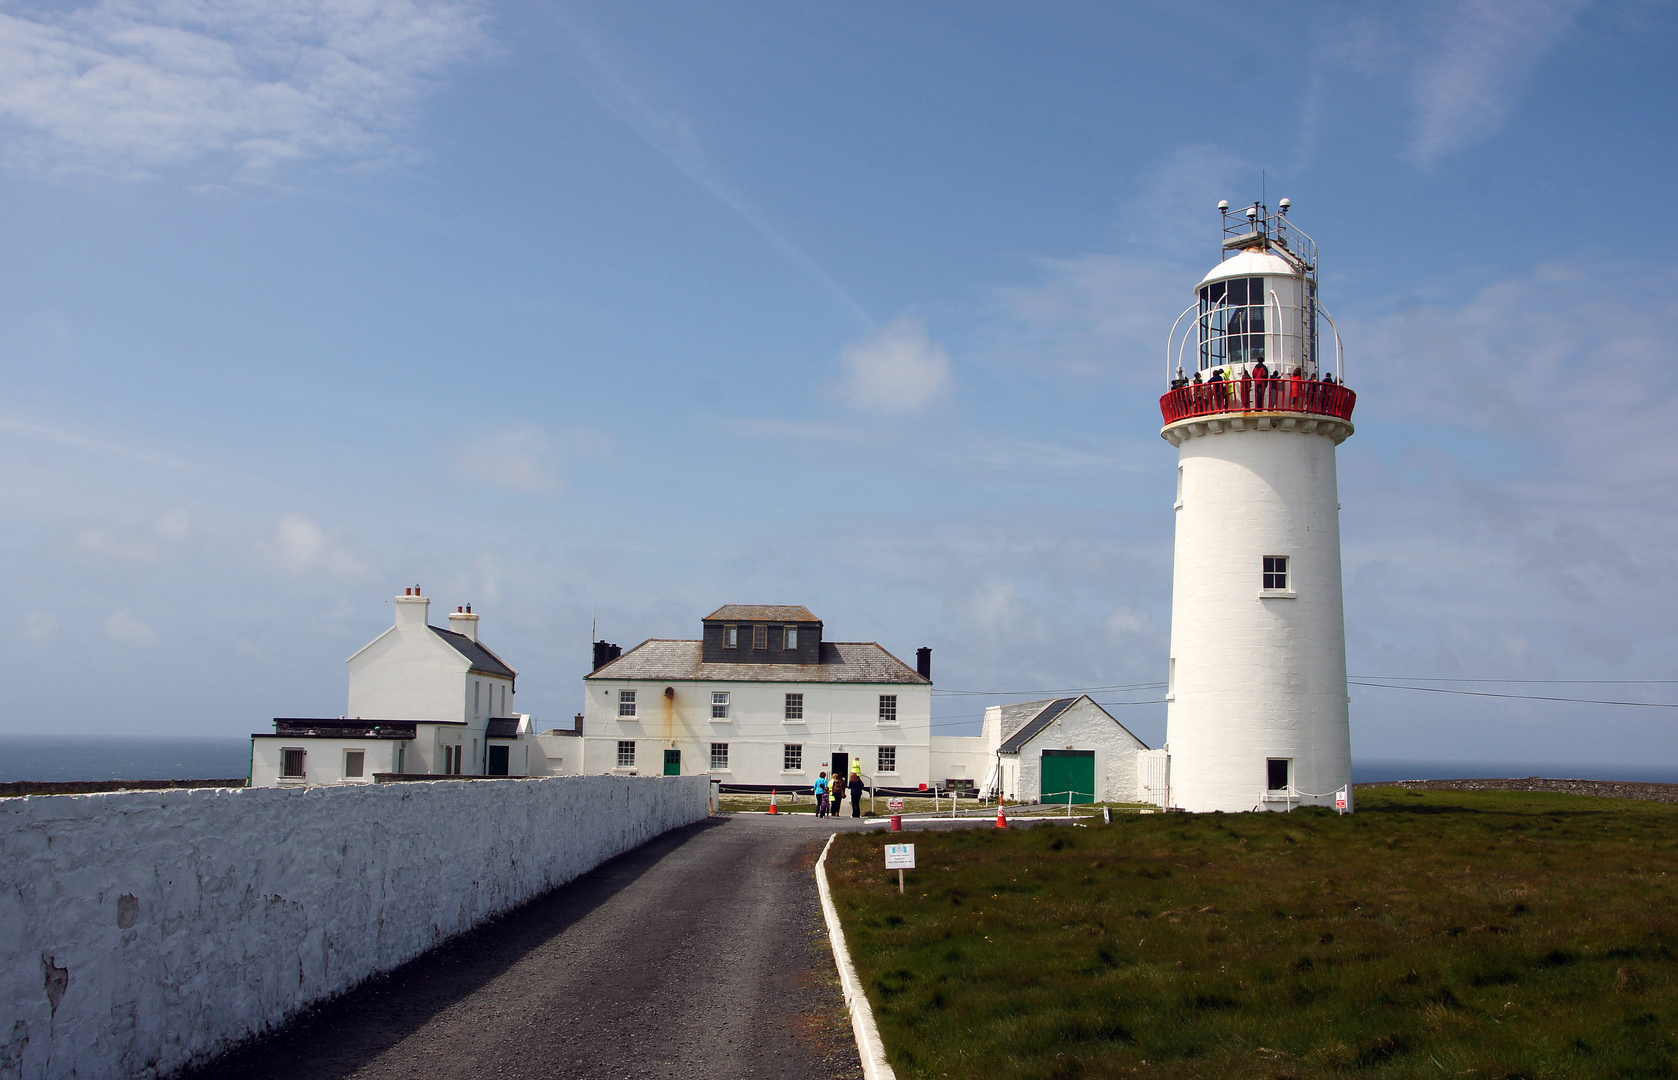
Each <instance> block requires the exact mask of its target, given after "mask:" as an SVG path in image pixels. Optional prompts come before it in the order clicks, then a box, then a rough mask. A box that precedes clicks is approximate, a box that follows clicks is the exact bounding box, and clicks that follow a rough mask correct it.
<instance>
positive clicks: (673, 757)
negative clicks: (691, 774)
mask: <svg viewBox="0 0 1678 1080" xmlns="http://www.w3.org/2000/svg"><path fill="white" fill-rule="evenodd" d="M664 775H665V776H680V775H682V752H681V751H680V750H666V751H665V752H664Z"/></svg>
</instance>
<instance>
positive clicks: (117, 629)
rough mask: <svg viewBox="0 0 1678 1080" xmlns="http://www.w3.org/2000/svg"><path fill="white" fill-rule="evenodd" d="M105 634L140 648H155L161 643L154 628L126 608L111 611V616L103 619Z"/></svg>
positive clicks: (113, 639)
mask: <svg viewBox="0 0 1678 1080" xmlns="http://www.w3.org/2000/svg"><path fill="white" fill-rule="evenodd" d="M105 636H106V637H108V638H110V639H111V640H112V641H120V642H122V643H123V644H124V645H133V646H135V647H136V648H140V649H155V648H157V647H158V646H159V645H161V644H162V643H163V642H162V639H160V638H159V637H158V636H157V631H156V630H153V629H152V628H151V627H149V626H147V625H146V624H145V623H143V622H141V621H140V620H139V619H136V618H135V617H134V616H133V615H131V614H129V613H128V611H127V610H126V609H124V610H122V611H117V612H112V614H111V617H110V618H108V619H106V620H105Z"/></svg>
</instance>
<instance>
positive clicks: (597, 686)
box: [583, 679, 983, 788]
mask: <svg viewBox="0 0 1678 1080" xmlns="http://www.w3.org/2000/svg"><path fill="white" fill-rule="evenodd" d="M584 686H585V687H586V692H587V694H588V701H587V704H586V706H585V709H584V720H583V730H584V732H585V736H584V739H583V742H584V744H585V751H584V752H585V755H586V756H585V761H584V769H583V771H585V772H590V773H607V772H612V771H613V770H614V769H616V768H617V744H618V740H620V739H628V740H634V742H635V750H636V757H635V771H636V772H637V773H639V774H640V775H642V776H655V775H658V774H659V773H660V772H662V771H663V768H664V751H665V750H666V749H677V750H680V751H681V752H682V775H684V776H687V775H691V774H694V773H705V774H708V775H710V776H711V777H712V778H713V779H715V780H718V781H720V782H721V783H724V784H765V785H770V786H778V785H785V786H787V787H799V788H803V787H807V786H809V785H810V784H813V783H814V782H815V779H816V777H817V775H819V774H820V773H821V771H822V770H824V769H827V768H828V767H829V765H830V764H831V762H832V760H833V754H834V753H835V752H839V751H843V752H845V753H848V754H850V755H851V760H852V761H853V762H854V761H855V760H857V758H858V756H859V755H860V757H861V760H862V771H863V774H864V775H865V776H867V777H868V778H869V779H870V780H871V781H872V780H878V782H879V783H881V784H885V785H887V786H891V787H914V786H916V785H918V784H920V783H922V782H924V781H926V780H927V779H928V775H929V771H930V764H931V763H930V760H929V743H930V741H931V738H932V688H931V687H930V686H928V685H927V684H925V683H793V682H720V681H719V682H710V681H705V682H695V681H685V682H674V681H671V682H665V681H659V680H646V681H640V680H628V679H620V680H606V679H601V680H598V681H595V680H590V681H588V682H586V683H585V684H584ZM666 687H668V688H670V689H672V690H673V691H674V692H675V693H674V696H672V697H666V696H665V694H664V691H665V688H666ZM619 690H634V691H636V716H635V717H634V718H630V717H620V716H618V691H619ZM714 691H721V692H726V693H727V694H728V695H729V716H728V719H726V720H714V719H712V718H711V694H712V692H714ZM789 693H795V694H797V693H801V694H803V695H804V721H803V722H802V723H797V722H789V721H788V720H786V719H785V714H786V695H787V694H789ZM881 694H895V695H897V723H896V724H895V725H886V724H881V723H879V714H880V695H881ZM713 742H719V743H727V744H728V757H729V767H728V770H727V771H726V772H721V771H712V769H711V762H710V750H711V744H712V743H713ZM788 743H796V744H798V745H800V746H802V747H803V748H804V753H803V762H804V767H803V768H802V769H799V770H796V771H788V770H785V769H783V768H782V764H783V751H784V748H785V747H786V745H787V744H788ZM881 746H895V747H896V748H897V771H896V772H894V773H881V772H879V771H878V768H877V763H878V753H879V748H880V747H881ZM982 778H983V775H982V774H981V776H980V779H982ZM938 779H943V778H942V777H939V778H938Z"/></svg>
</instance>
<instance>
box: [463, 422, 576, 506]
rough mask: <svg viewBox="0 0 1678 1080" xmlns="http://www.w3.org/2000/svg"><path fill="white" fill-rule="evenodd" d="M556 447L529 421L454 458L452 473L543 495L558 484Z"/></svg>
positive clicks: (556, 488)
mask: <svg viewBox="0 0 1678 1080" xmlns="http://www.w3.org/2000/svg"><path fill="white" fill-rule="evenodd" d="M560 466H561V460H560V455H559V450H558V448H557V447H555V446H554V442H553V439H551V438H550V437H549V436H548V434H547V433H546V432H544V431H543V430H542V429H541V428H538V427H534V426H532V425H530V424H521V425H519V426H518V427H514V428H511V429H509V430H507V431H500V432H495V433H493V434H490V435H488V436H487V437H485V438H483V439H481V440H479V441H478V442H475V443H473V444H471V445H469V446H465V447H462V448H461V450H460V452H459V453H458V454H457V455H456V457H455V466H454V468H455V473H456V474H457V475H459V476H462V477H465V478H467V479H470V480H478V481H482V482H484V483H487V484H492V485H494V486H495V487H499V488H506V489H508V490H510V491H524V492H530V493H534V494H546V493H548V492H552V491H556V490H558V488H559V486H560Z"/></svg>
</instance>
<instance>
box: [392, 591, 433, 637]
mask: <svg viewBox="0 0 1678 1080" xmlns="http://www.w3.org/2000/svg"><path fill="white" fill-rule="evenodd" d="M430 608H431V599H430V597H427V596H421V595H420V590H419V586H418V585H415V586H414V587H413V588H411V589H404V590H403V593H402V595H401V596H398V597H397V598H396V628H397V629H398V630H402V631H409V630H424V629H425V627H426V619H427V612H428V611H429V610H430Z"/></svg>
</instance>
